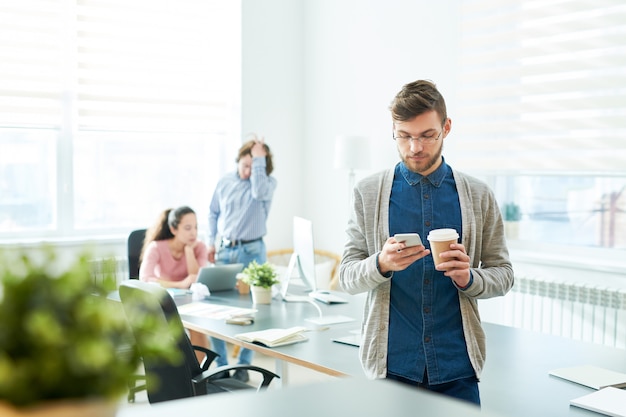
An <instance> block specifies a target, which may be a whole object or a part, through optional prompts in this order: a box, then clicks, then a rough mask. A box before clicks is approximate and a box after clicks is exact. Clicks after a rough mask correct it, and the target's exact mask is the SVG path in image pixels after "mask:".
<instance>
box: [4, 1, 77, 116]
mask: <svg viewBox="0 0 626 417" xmlns="http://www.w3.org/2000/svg"><path fill="white" fill-rule="evenodd" d="M62 6H63V1H59V0H57V1H45V0H39V1H32V0H30V1H20V0H10V1H3V2H2V3H0V28H2V29H1V30H0V62H2V65H0V127H15V126H27V127H48V128H50V127H56V128H58V127H59V126H60V124H61V120H62V114H63V111H62V101H61V99H60V98H61V97H62V95H63V91H64V86H65V80H66V72H65V70H66V67H67V63H66V61H65V60H64V59H63V57H64V55H65V54H64V41H65V40H66V28H65V26H64V25H63V23H64V22H65V20H66V19H65V16H64V15H63V13H64V10H63V7H62Z"/></svg>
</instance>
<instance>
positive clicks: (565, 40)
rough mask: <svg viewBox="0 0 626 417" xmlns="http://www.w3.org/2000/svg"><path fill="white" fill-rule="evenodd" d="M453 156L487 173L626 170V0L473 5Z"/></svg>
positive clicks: (481, 1) (494, 0) (465, 18)
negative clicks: (625, 1)
mask: <svg viewBox="0 0 626 417" xmlns="http://www.w3.org/2000/svg"><path fill="white" fill-rule="evenodd" d="M461 16H462V17H461V38H460V42H461V45H460V51H461V52H460V61H459V73H460V79H459V89H458V92H459V95H458V100H457V103H458V108H457V109H455V112H454V114H452V115H451V116H452V117H453V132H454V135H453V136H451V139H452V140H448V141H446V147H447V154H448V155H450V158H449V159H450V160H451V161H452V163H453V164H454V166H455V167H458V168H459V169H465V170H478V171H487V172H501V173H507V172H519V171H533V172H536V171H542V172H543V171H545V172H563V171H569V172H600V173H624V172H626V163H624V161H626V43H624V39H626V3H624V2H623V1H622V0H597V1H596V0H594V1H584V0H551V1H550V0H539V1H522V0H466V1H464V2H463V3H462V13H461Z"/></svg>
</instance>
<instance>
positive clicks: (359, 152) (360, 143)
mask: <svg viewBox="0 0 626 417" xmlns="http://www.w3.org/2000/svg"><path fill="white" fill-rule="evenodd" d="M370 165H371V154H370V141H369V138H366V137H364V136H347V135H338V136H337V137H336V138H335V169H350V170H353V169H368V168H369V167H370Z"/></svg>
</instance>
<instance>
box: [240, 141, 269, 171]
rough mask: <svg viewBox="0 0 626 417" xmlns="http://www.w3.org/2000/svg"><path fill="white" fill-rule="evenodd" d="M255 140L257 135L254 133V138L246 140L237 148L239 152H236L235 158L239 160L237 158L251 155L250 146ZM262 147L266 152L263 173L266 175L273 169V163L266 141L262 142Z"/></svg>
mask: <svg viewBox="0 0 626 417" xmlns="http://www.w3.org/2000/svg"><path fill="white" fill-rule="evenodd" d="M256 141H257V136H256V135H254V139H251V140H249V141H247V142H246V143H244V144H243V145H242V146H241V148H239V153H238V154H237V159H236V161H237V162H239V160H240V159H241V158H242V157H244V156H246V155H252V147H253V146H254V144H255V142H256ZM263 147H264V148H265V152H267V155H265V173H266V174H267V175H270V174H271V173H272V171H274V164H273V163H272V152H271V151H270V147H269V146H267V144H266V143H264V144H263Z"/></svg>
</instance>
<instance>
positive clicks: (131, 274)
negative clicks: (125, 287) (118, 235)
mask: <svg viewBox="0 0 626 417" xmlns="http://www.w3.org/2000/svg"><path fill="white" fill-rule="evenodd" d="M145 238H146V229H137V230H133V231H132V232H130V234H129V235H128V241H127V249H128V251H127V257H128V278H130V279H138V278H139V266H140V264H141V263H140V262H139V256H141V248H142V247H143V241H144V239H145Z"/></svg>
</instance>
